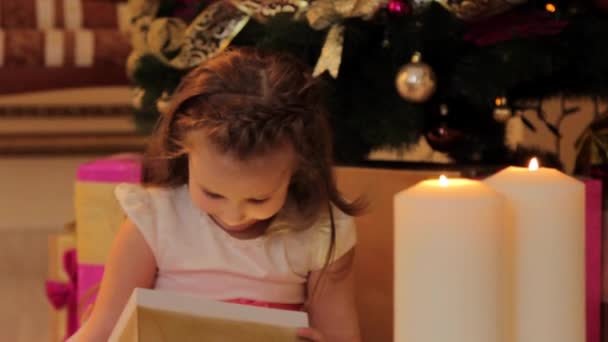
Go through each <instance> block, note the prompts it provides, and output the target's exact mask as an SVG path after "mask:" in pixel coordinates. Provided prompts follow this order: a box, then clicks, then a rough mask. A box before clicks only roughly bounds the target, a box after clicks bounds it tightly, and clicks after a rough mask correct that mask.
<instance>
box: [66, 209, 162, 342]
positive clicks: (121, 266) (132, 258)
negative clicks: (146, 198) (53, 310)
mask: <svg viewBox="0 0 608 342" xmlns="http://www.w3.org/2000/svg"><path fill="white" fill-rule="evenodd" d="M155 275H156V260H155V258H154V255H153V254H152V250H151V249H150V247H149V246H148V244H147V243H146V241H145V240H144V237H143V236H142V234H141V233H140V231H139V229H138V228H137V227H136V226H135V224H134V223H133V222H131V220H129V219H127V220H126V221H125V222H124V223H123V224H122V225H121V227H120V229H119V230H118V233H117V235H116V238H115V239H114V242H113V243H112V248H111V250H110V255H109V257H108V261H107V263H106V265H105V271H104V275H103V280H102V281H101V287H100V289H99V294H98V296H97V299H96V301H95V305H94V307H93V311H92V313H91V316H90V318H89V319H88V320H87V322H86V323H85V324H84V325H83V326H82V328H81V329H80V330H79V331H78V332H77V333H76V335H75V336H73V338H72V339H70V341H74V342H81V341H86V342H97V341H99V342H105V341H107V340H108V338H109V337H110V334H111V333H112V329H113V328H114V325H115V324H116V321H117V320H118V317H119V316H120V314H121V312H122V310H123V308H124V306H125V305H126V303H127V301H128V299H129V297H130V296H131V293H132V292H133V289H134V288H136V287H142V288H152V287H153V285H154V278H155Z"/></svg>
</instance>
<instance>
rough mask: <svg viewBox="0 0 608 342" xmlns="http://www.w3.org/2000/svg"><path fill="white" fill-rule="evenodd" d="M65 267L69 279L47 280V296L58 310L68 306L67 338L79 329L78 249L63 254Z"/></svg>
mask: <svg viewBox="0 0 608 342" xmlns="http://www.w3.org/2000/svg"><path fill="white" fill-rule="evenodd" d="M63 269H64V270H65V272H66V273H67V274H68V277H69V281H68V282H67V283H62V282H58V281H53V280H47V281H46V296H47V298H48V299H49V301H50V302H51V304H52V305H53V307H54V308H55V309H57V310H59V309H62V308H64V307H65V308H67V313H68V322H67V330H66V337H65V338H66V339H67V338H68V337H70V336H72V334H74V333H75V332H76V330H78V298H77V296H76V288H77V286H76V284H77V279H78V271H77V269H78V268H77V262H76V250H75V249H70V250H67V251H66V252H65V253H64V254H63Z"/></svg>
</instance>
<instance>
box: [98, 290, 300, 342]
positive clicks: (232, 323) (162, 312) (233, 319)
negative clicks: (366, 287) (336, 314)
mask: <svg viewBox="0 0 608 342" xmlns="http://www.w3.org/2000/svg"><path fill="white" fill-rule="evenodd" d="M307 326H308V317H307V315H306V313H304V312H298V311H287V310H277V309H268V308H261V307H254V306H248V305H242V304H232V303H223V302H215V301H210V300H207V299H202V298H198V297H193V296H190V295H184V294H178V293H173V292H163V291H158V290H148V289H135V291H133V294H132V296H131V298H130V300H129V302H128V303H127V305H126V306H125V309H124V310H123V312H122V314H121V316H120V319H119V320H118V323H117V324H116V326H115V327H114V331H113V332H112V335H111V336H110V339H109V341H110V342H136V341H137V342H138V341H145V342H170V341H176V342H178V341H179V342H189V341H193V342H194V341H206V342H220V341H248V342H254V341H264V342H289V341H300V339H298V337H297V336H296V328H299V327H307Z"/></svg>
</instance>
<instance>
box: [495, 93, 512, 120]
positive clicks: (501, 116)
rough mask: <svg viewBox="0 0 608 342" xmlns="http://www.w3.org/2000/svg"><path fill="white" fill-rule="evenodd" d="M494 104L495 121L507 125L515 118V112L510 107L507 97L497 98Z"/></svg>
mask: <svg viewBox="0 0 608 342" xmlns="http://www.w3.org/2000/svg"><path fill="white" fill-rule="evenodd" d="M494 104H495V105H496V107H494V120H496V121H498V122H501V123H505V122H507V121H508V120H509V119H510V118H511V117H512V116H513V111H512V110H511V108H510V107H509V106H508V103H507V98H506V97H504V96H502V97H497V98H496V99H495V100H494Z"/></svg>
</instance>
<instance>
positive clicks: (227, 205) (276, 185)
mask: <svg viewBox="0 0 608 342" xmlns="http://www.w3.org/2000/svg"><path fill="white" fill-rule="evenodd" d="M202 135H203V134H199V135H198V136H197V137H196V139H192V140H191V141H192V143H191V144H190V145H191V148H190V149H189V151H188V160H189V177H190V179H189V191H190V196H191V197H192V201H193V203H194V204H195V205H196V206H197V207H198V208H200V209H201V210H202V211H204V212H206V213H207V214H209V215H210V216H211V218H213V220H214V221H215V222H216V223H218V224H219V225H220V226H221V227H222V228H223V229H225V230H226V231H228V232H229V233H239V232H244V231H246V230H247V229H248V228H251V227H252V226H253V225H254V224H255V223H258V222H260V221H263V220H266V219H269V218H271V217H272V216H274V215H275V214H276V213H277V212H278V211H279V210H280V209H281V207H283V204H284V203H285V200H286V198H287V189H288V187H289V182H290V179H291V176H292V174H293V168H294V164H295V163H294V160H295V153H294V150H293V147H292V146H291V144H284V145H282V146H280V147H278V148H276V149H275V150H273V151H270V152H268V153H267V154H265V155H262V156H256V157H253V158H251V159H249V160H237V159H235V158H234V157H233V156H231V155H226V154H222V153H221V152H219V151H218V150H217V149H216V148H215V147H214V146H213V145H212V144H211V143H210V142H209V141H207V138H205V137H200V136H202Z"/></svg>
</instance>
